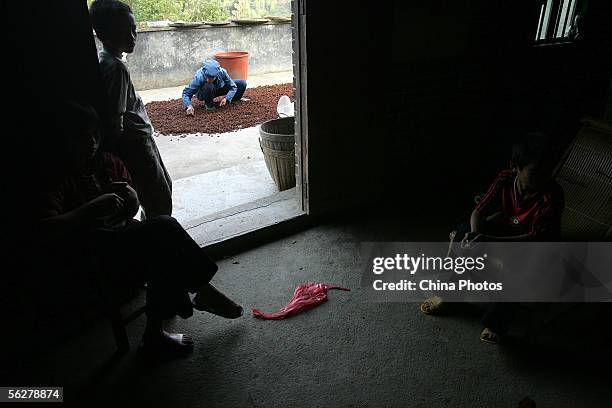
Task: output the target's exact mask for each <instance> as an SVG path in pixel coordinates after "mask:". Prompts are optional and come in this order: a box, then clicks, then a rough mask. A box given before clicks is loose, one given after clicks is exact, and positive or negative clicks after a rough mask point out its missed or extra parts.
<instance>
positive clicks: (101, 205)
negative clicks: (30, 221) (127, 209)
mask: <svg viewBox="0 0 612 408" xmlns="http://www.w3.org/2000/svg"><path fill="white" fill-rule="evenodd" d="M124 203H125V201H124V199H123V198H121V197H120V196H119V195H117V194H115V193H108V194H103V195H101V196H99V197H96V198H94V199H93V200H91V201H88V202H87V203H85V204H83V205H82V206H80V207H77V208H75V209H74V210H72V211H68V212H66V213H63V214H57V215H52V216H49V217H46V218H43V219H42V220H41V221H40V227H41V230H42V232H43V233H45V234H47V235H48V236H52V237H53V236H59V235H62V234H66V233H71V232H75V231H79V230H83V229H87V228H92V227H97V226H102V225H104V224H105V223H106V221H107V220H109V219H111V218H114V217H116V216H117V214H119V213H120V212H122V211H123V209H124Z"/></svg>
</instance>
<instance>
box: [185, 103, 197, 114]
mask: <svg viewBox="0 0 612 408" xmlns="http://www.w3.org/2000/svg"><path fill="white" fill-rule="evenodd" d="M185 113H186V114H187V115H188V116H194V114H195V109H194V108H193V105H189V106H188V107H187V109H185Z"/></svg>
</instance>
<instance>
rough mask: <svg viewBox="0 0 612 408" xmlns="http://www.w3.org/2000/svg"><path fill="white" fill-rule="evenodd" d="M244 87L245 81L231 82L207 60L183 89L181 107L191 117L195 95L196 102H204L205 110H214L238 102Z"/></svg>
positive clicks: (230, 79) (223, 71)
mask: <svg viewBox="0 0 612 408" xmlns="http://www.w3.org/2000/svg"><path fill="white" fill-rule="evenodd" d="M246 87H247V83H246V81H243V80H242V79H236V80H233V79H232V78H231V77H230V76H229V75H228V73H227V71H226V70H225V68H221V66H220V65H219V63H218V62H217V61H215V60H207V61H204V66H203V67H202V68H200V69H199V70H198V71H197V72H196V73H195V75H194V76H193V79H192V80H191V82H189V85H187V86H186V87H185V89H183V107H184V108H185V112H186V113H187V115H192V116H193V114H194V113H195V109H194V108H193V105H192V104H191V98H192V97H193V96H194V95H195V97H196V98H198V100H200V101H204V104H205V106H206V110H215V109H216V108H217V106H224V105H225V104H226V103H232V102H234V101H236V102H237V101H239V100H240V98H242V95H243V94H244V91H245V90H246Z"/></svg>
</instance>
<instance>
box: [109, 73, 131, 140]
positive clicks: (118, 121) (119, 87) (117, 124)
mask: <svg viewBox="0 0 612 408" xmlns="http://www.w3.org/2000/svg"><path fill="white" fill-rule="evenodd" d="M129 80H130V79H129V77H128V73H127V71H124V70H121V69H115V70H114V71H113V72H111V73H110V74H108V76H107V77H106V78H105V84H106V94H107V97H108V101H109V104H110V111H109V112H110V115H109V118H108V131H109V133H110V134H109V136H110V138H111V140H113V141H116V140H118V139H119V138H120V137H121V134H122V133H123V115H124V114H125V112H126V110H127V94H128V90H127V89H128V83H129Z"/></svg>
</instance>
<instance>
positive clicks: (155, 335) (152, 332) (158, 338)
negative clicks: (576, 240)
mask: <svg viewBox="0 0 612 408" xmlns="http://www.w3.org/2000/svg"><path fill="white" fill-rule="evenodd" d="M163 326H164V325H163V320H162V319H158V318H151V317H149V318H147V324H146V326H145V331H144V334H143V336H142V345H143V347H144V348H160V347H163V348H170V349H176V350H183V349H187V348H191V347H193V339H192V338H191V336H189V335H187V334H183V333H169V332H167V331H165V330H164V327H163Z"/></svg>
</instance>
